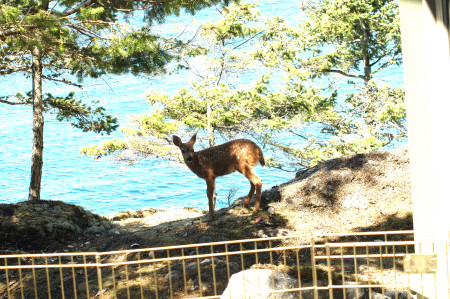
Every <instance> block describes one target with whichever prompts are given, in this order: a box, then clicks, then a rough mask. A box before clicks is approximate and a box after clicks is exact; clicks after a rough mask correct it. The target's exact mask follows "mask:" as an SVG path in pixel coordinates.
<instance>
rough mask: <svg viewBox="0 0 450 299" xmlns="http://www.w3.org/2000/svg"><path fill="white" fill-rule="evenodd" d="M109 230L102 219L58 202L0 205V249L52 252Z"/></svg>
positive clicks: (76, 207) (108, 222)
mask: <svg viewBox="0 0 450 299" xmlns="http://www.w3.org/2000/svg"><path fill="white" fill-rule="evenodd" d="M112 227H113V225H112V224H111V222H110V221H109V220H107V219H106V218H104V217H101V216H98V215H95V214H93V213H91V212H89V211H86V210H84V209H83V208H81V207H79V206H75V205H72V204H67V203H64V202H61V201H46V200H41V201H39V202H36V203H34V202H29V201H26V202H19V203H17V204H0V244H1V247H0V250H26V251H52V250H56V249H58V248H61V245H62V244H67V243H68V242H71V241H74V240H77V239H78V238H79V237H81V236H84V235H96V234H101V233H104V232H105V231H108V230H109V229H111V228H112Z"/></svg>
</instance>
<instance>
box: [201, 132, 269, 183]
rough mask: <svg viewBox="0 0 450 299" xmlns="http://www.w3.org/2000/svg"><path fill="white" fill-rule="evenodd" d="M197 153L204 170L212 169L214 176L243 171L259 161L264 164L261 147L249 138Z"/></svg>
mask: <svg viewBox="0 0 450 299" xmlns="http://www.w3.org/2000/svg"><path fill="white" fill-rule="evenodd" d="M197 153H198V159H199V162H200V164H201V165H202V168H203V170H204V171H212V172H213V175H214V176H222V175H226V174H229V173H232V172H234V171H236V170H237V171H239V172H242V171H244V169H245V168H246V167H250V168H253V167H254V166H255V165H256V164H257V163H258V162H259V163H261V164H262V165H264V158H263V153H262V150H261V148H260V147H259V146H258V145H256V143H254V142H253V141H250V140H247V139H237V140H233V141H229V142H226V143H223V144H220V145H217V146H213V147H210V148H207V149H204V150H201V151H199V152H197Z"/></svg>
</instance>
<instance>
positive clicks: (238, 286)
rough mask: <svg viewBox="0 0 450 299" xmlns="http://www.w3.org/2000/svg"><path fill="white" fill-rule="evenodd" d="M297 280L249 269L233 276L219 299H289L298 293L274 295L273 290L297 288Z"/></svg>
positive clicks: (269, 271) (281, 274) (273, 271)
mask: <svg viewBox="0 0 450 299" xmlns="http://www.w3.org/2000/svg"><path fill="white" fill-rule="evenodd" d="M297 287H298V280H297V279H295V278H293V277H291V276H289V275H287V274H286V273H284V272H281V271H275V270H270V269H250V270H244V271H241V272H238V273H236V274H233V275H232V276H231V278H230V281H229V283H228V286H227V288H226V289H225V291H224V292H223V294H222V296H221V297H220V298H221V299H256V298H258V299H263V298H271V299H275V298H277V299H282V298H283V299H288V298H289V299H291V298H299V296H298V293H294V292H283V293H274V294H272V293H271V291H274V290H284V289H290V288H297Z"/></svg>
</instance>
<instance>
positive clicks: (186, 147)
mask: <svg viewBox="0 0 450 299" xmlns="http://www.w3.org/2000/svg"><path fill="white" fill-rule="evenodd" d="M196 139H197V133H196V134H194V136H192V137H191V140H189V141H188V142H186V143H183V142H182V141H181V139H180V137H178V136H176V135H173V144H175V145H176V146H178V147H179V148H180V150H181V154H182V155H183V159H184V162H185V163H190V162H192V160H193V158H194V143H195V140H196Z"/></svg>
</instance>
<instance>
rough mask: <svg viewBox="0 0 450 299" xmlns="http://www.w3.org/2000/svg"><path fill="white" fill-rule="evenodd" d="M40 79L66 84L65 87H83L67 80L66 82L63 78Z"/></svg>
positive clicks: (44, 77) (45, 77)
mask: <svg viewBox="0 0 450 299" xmlns="http://www.w3.org/2000/svg"><path fill="white" fill-rule="evenodd" d="M42 78H43V79H46V80H50V81H55V82H61V83H64V84H67V85H72V86H76V87H78V88H83V85H80V84H76V83H74V82H71V81H69V80H67V79H65V78H62V79H56V78H50V77H47V76H42Z"/></svg>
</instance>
